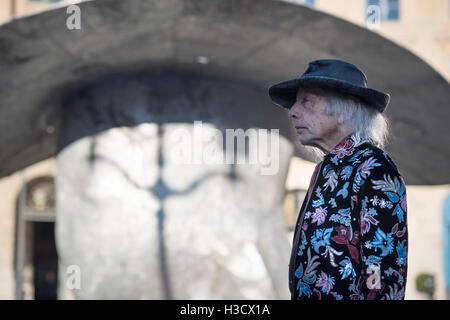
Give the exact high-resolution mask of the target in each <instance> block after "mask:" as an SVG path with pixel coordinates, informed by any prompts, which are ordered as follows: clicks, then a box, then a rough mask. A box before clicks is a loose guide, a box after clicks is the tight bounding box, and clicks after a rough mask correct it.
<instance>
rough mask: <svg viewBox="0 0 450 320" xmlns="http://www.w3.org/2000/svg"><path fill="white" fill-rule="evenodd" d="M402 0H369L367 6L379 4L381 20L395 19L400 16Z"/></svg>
mask: <svg viewBox="0 0 450 320" xmlns="http://www.w3.org/2000/svg"><path fill="white" fill-rule="evenodd" d="M399 2H400V0H368V1H367V7H370V6H377V7H378V8H379V12H380V20H381V21H394V20H398V19H399V18H400V10H399Z"/></svg>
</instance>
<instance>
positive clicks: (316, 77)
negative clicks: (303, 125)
mask: <svg viewBox="0 0 450 320" xmlns="http://www.w3.org/2000/svg"><path fill="white" fill-rule="evenodd" d="M300 86H301V87H306V88H313V87H318V88H323V89H330V90H336V91H338V92H340V93H343V94H349V95H352V96H356V97H358V98H360V99H361V100H363V101H364V102H366V103H367V104H368V105H369V107H373V108H375V109H377V110H378V111H379V112H383V111H384V110H385V109H386V107H387V106H388V105H389V99H390V96H389V94H388V93H384V92H381V91H378V90H375V89H371V88H368V87H367V78H366V75H365V74H364V73H363V72H362V71H361V70H360V69H358V67H356V66H355V65H353V64H351V63H348V62H345V61H341V60H333V59H323V60H315V61H311V62H310V63H309V66H308V69H307V70H306V71H305V72H304V73H303V74H302V76H301V77H300V78H295V79H291V80H286V81H283V82H280V83H277V84H275V85H273V86H271V87H270V88H269V96H270V98H271V99H272V101H273V102H275V103H276V104H278V105H280V106H282V107H285V108H287V109H290V108H291V107H292V106H293V104H294V103H295V101H296V99H297V92H298V89H299V87H300Z"/></svg>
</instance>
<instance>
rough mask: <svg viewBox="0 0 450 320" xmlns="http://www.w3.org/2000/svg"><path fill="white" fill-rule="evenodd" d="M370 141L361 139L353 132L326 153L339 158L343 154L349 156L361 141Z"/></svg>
mask: <svg viewBox="0 0 450 320" xmlns="http://www.w3.org/2000/svg"><path fill="white" fill-rule="evenodd" d="M366 142H370V141H369V140H368V139H362V138H361V137H359V136H358V135H356V134H355V133H354V132H352V133H350V134H349V135H347V136H346V137H344V138H343V139H342V140H341V142H339V143H338V144H337V145H336V146H335V147H334V148H333V149H332V150H331V151H330V153H328V154H327V155H326V157H328V156H330V157H333V156H334V158H335V159H336V158H337V159H341V158H343V157H344V156H350V155H352V154H353V152H354V150H355V148H356V147H358V146H360V145H362V144H363V143H366Z"/></svg>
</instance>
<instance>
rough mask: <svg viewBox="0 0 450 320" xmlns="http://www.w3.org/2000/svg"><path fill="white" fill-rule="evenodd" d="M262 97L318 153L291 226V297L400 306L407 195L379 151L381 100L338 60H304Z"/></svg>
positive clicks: (383, 133) (383, 126)
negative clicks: (302, 67) (300, 70)
mask: <svg viewBox="0 0 450 320" xmlns="http://www.w3.org/2000/svg"><path fill="white" fill-rule="evenodd" d="M269 95H270V97H271V99H272V100H273V101H274V102H275V103H276V104H278V105H280V106H282V107H285V108H288V109H289V116H290V117H291V118H292V122H293V125H294V126H295V129H296V131H297V133H298V136H299V139H300V142H301V143H302V144H303V145H305V146H308V148H310V147H312V148H313V149H314V150H316V154H318V155H320V156H321V161H320V162H319V163H318V164H317V166H316V169H315V171H314V173H313V176H312V177H311V182H310V186H309V189H308V192H307V195H306V197H305V200H304V202H303V205H302V207H301V209H300V213H299V218H298V221H297V225H296V229H295V234H294V241H293V247H292V253H291V259H290V264H289V287H290V291H291V298H292V299H293V300H300V299H404V296H405V285H406V271H407V245H408V234H407V224H406V222H407V221H406V212H407V205H406V188H405V183H404V181H403V178H402V176H401V175H400V173H399V170H398V168H397V166H396V164H395V163H394V161H393V160H392V159H391V158H390V157H389V155H388V154H387V153H386V152H385V151H383V149H382V148H383V147H384V145H385V141H386V138H387V121H386V118H385V117H384V116H383V115H382V112H383V111H384V110H385V108H386V107H387V106H388V103H389V98H390V97H389V95H388V94H386V93H383V92H380V91H377V90H375V89H371V88H368V87H367V78H366V76H365V75H364V73H363V72H362V71H361V70H360V69H358V68H357V67H356V66H354V65H352V64H350V63H347V62H344V61H340V60H316V61H312V62H310V63H309V67H308V69H307V70H306V71H305V73H304V74H303V75H302V76H301V77H300V78H296V79H292V80H288V81H284V82H281V83H278V84H276V85H274V86H272V87H271V88H270V89H269Z"/></svg>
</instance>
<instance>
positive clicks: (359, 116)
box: [307, 88, 389, 160]
mask: <svg viewBox="0 0 450 320" xmlns="http://www.w3.org/2000/svg"><path fill="white" fill-rule="evenodd" d="M315 89H316V88H315ZM314 91H316V92H318V94H320V95H322V96H325V97H326V98H327V99H328V106H327V108H326V109H325V111H324V112H325V114H327V115H335V116H336V117H337V121H338V123H339V125H340V126H341V127H342V131H343V132H345V131H351V132H353V133H354V134H355V136H356V137H357V138H359V139H362V140H368V141H369V142H370V143H372V144H373V145H375V146H377V147H379V148H381V149H383V148H384V147H385V145H386V144H387V139H388V134H389V122H388V119H387V118H386V117H385V116H384V115H383V114H382V113H380V112H379V111H378V110H376V109H375V108H373V107H371V106H370V105H369V104H368V103H366V102H364V101H362V100H361V99H359V98H357V97H354V96H351V95H347V94H342V93H339V92H337V91H334V90H323V89H318V90H317V89H316V90H314ZM307 150H308V151H309V152H310V153H311V154H312V156H313V157H314V158H316V159H318V160H322V159H323V157H324V156H325V154H324V153H323V151H321V150H320V149H318V148H315V147H307Z"/></svg>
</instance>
